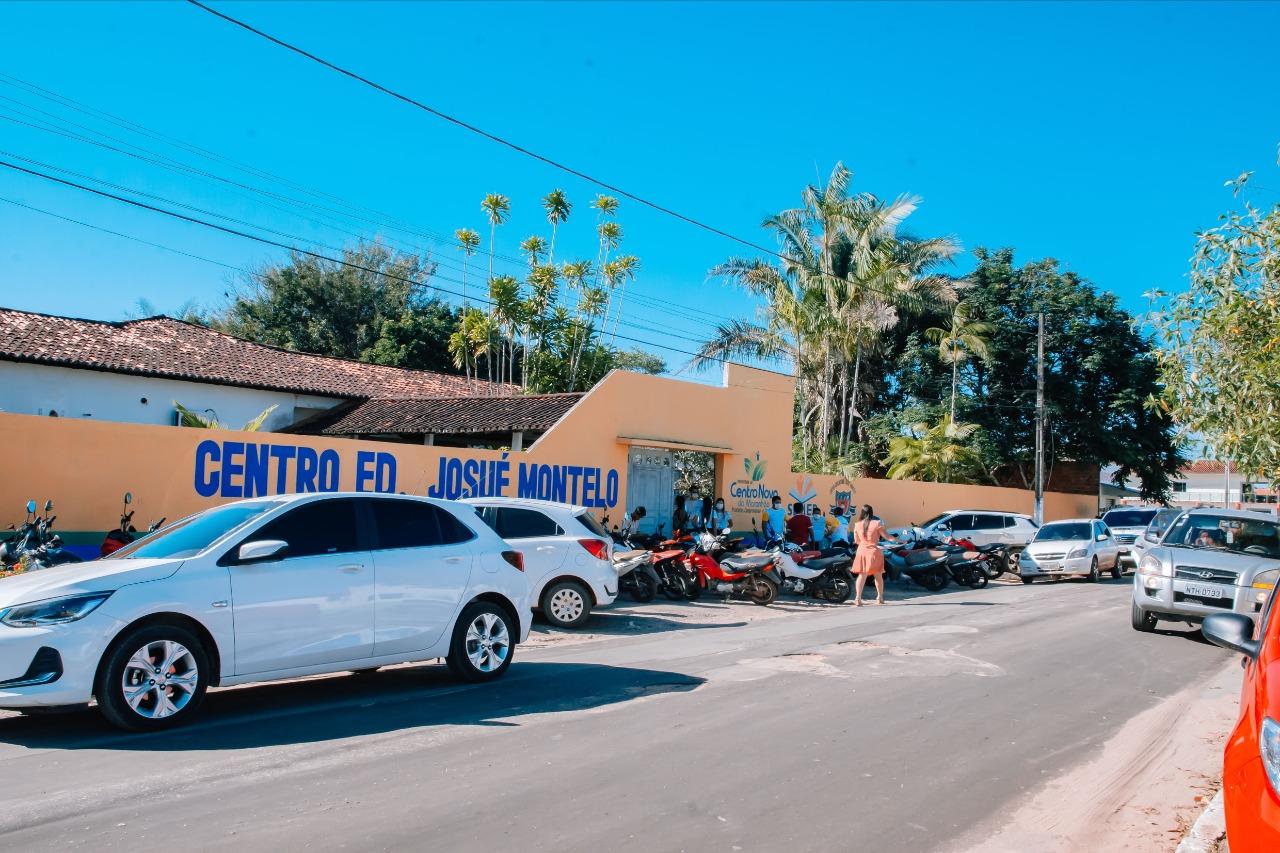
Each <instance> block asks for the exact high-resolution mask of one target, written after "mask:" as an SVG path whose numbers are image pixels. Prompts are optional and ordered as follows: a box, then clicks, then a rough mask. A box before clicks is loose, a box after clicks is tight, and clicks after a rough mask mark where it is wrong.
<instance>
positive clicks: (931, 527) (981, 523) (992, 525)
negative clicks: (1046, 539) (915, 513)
mask: <svg viewBox="0 0 1280 853" xmlns="http://www.w3.org/2000/svg"><path fill="white" fill-rule="evenodd" d="M889 532H890V533H892V534H894V535H895V536H897V535H900V534H904V533H905V534H906V535H907V536H908V538H913V537H914V538H921V539H923V538H928V537H931V536H936V537H939V538H945V537H946V536H954V537H956V538H957V539H968V540H969V541H970V542H972V543H973V544H974V545H994V544H997V543H998V544H1000V545H1004V546H1006V547H1007V548H1008V549H1009V561H1010V568H1011V569H1012V568H1013V566H1014V565H1016V563H1017V558H1018V552H1019V551H1021V550H1022V549H1023V548H1024V547H1026V544H1027V543H1028V542H1030V541H1031V538H1032V537H1033V536H1035V535H1036V523H1035V522H1034V521H1032V520H1031V516H1029V515H1023V514H1022V513H1017V512H995V511H990V510H971V509H952V510H947V511H946V512H944V513H942V514H941V515H936V516H934V517H933V518H931V519H929V520H928V521H926V522H925V523H924V524H912V525H911V526H910V527H906V528H895V529H893V530H890V531H889Z"/></svg>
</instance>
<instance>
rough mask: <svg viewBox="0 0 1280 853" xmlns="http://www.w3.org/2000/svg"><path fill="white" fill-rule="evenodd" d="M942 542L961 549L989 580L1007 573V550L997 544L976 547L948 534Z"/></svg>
mask: <svg viewBox="0 0 1280 853" xmlns="http://www.w3.org/2000/svg"><path fill="white" fill-rule="evenodd" d="M942 541H944V542H945V543H946V544H948V545H954V546H956V547H957V548H963V549H964V550H965V556H966V557H968V558H971V559H974V560H977V561H978V563H979V564H980V565H981V566H982V570H983V571H984V572H986V573H987V578H988V579H989V580H995V579H996V578H998V577H1000V576H1001V575H1002V574H1004V573H1005V572H1007V571H1009V549H1008V548H1007V547H1006V546H1004V545H1002V544H1000V543H999V542H996V543H992V544H991V545H977V544H975V543H974V542H973V540H971V539H965V538H964V537H959V536H952V535H951V534H950V533H948V534H947V535H946V537H945V538H944V539H943V540H942Z"/></svg>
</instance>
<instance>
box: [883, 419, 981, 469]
mask: <svg viewBox="0 0 1280 853" xmlns="http://www.w3.org/2000/svg"><path fill="white" fill-rule="evenodd" d="M977 431H978V426H977V424H957V423H953V422H952V420H951V418H949V417H944V418H943V419H942V420H941V421H939V422H938V423H937V424H936V425H934V426H929V425H928V424H915V425H913V426H912V427H911V431H910V433H909V434H907V435H900V436H896V437H894V438H892V439H890V440H889V455H888V456H887V457H886V458H885V459H884V463H885V464H886V465H888V466H889V477H890V479H893V480H929V481H932V482H943V481H947V482H953V480H952V479H951V478H952V477H954V476H959V477H960V482H973V481H974V480H976V479H978V478H979V477H980V476H981V475H982V474H983V473H984V471H985V469H984V468H983V465H982V458H981V457H980V456H979V454H978V452H977V451H976V450H974V449H973V448H972V447H970V446H969V445H968V444H966V442H968V441H969V439H971V438H972V437H973V435H974V433H976V432H977Z"/></svg>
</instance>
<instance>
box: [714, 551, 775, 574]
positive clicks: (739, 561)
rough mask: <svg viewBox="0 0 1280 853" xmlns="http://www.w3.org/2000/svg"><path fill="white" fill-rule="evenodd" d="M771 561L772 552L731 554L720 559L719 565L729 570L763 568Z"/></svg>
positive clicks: (739, 570) (741, 570) (740, 570)
mask: <svg viewBox="0 0 1280 853" xmlns="http://www.w3.org/2000/svg"><path fill="white" fill-rule="evenodd" d="M772 563H773V555H772V554H733V555H731V556H728V557H725V558H724V559H723V560H721V561H720V566H721V567H722V568H724V569H727V570H728V571H731V572H744V571H746V570H747V569H763V568H764V567H765V566H768V565H771V564H772Z"/></svg>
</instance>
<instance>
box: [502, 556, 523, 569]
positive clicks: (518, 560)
mask: <svg viewBox="0 0 1280 853" xmlns="http://www.w3.org/2000/svg"><path fill="white" fill-rule="evenodd" d="M502 559H504V560H506V561H507V562H508V563H510V564H511V565H512V566H514V567H515V570H516V571H517V572H523V571H524V554H521V553H520V552H519V551H503V552H502Z"/></svg>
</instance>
